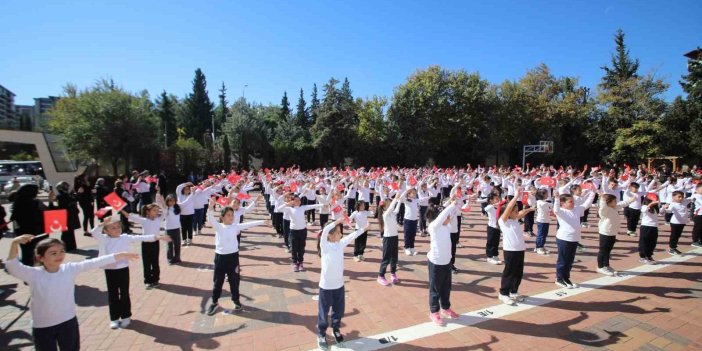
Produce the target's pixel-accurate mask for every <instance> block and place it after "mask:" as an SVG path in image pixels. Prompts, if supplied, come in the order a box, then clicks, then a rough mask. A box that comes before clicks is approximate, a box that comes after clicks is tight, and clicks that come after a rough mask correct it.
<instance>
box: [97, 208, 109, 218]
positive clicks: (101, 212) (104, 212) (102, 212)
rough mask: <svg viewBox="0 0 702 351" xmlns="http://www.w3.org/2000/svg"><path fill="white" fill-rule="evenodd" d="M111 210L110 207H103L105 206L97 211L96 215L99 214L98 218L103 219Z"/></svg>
mask: <svg viewBox="0 0 702 351" xmlns="http://www.w3.org/2000/svg"><path fill="white" fill-rule="evenodd" d="M109 210H110V209H109V208H107V207H103V208H101V209H99V210H97V211H95V215H96V216H97V218H100V219H102V217H105V215H106V214H107V211H109Z"/></svg>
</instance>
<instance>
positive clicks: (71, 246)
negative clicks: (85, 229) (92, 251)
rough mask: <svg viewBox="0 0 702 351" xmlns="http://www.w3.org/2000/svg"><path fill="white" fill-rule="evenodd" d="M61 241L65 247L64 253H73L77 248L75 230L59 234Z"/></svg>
mask: <svg viewBox="0 0 702 351" xmlns="http://www.w3.org/2000/svg"><path fill="white" fill-rule="evenodd" d="M61 240H62V241H63V243H64V245H66V252H71V251H75V249H77V248H78V246H77V245H76V230H75V229H69V230H67V231H65V232H61Z"/></svg>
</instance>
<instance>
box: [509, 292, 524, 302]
mask: <svg viewBox="0 0 702 351" xmlns="http://www.w3.org/2000/svg"><path fill="white" fill-rule="evenodd" d="M509 298H510V299H512V301H514V302H524V300H526V296H524V295H519V294H509Z"/></svg>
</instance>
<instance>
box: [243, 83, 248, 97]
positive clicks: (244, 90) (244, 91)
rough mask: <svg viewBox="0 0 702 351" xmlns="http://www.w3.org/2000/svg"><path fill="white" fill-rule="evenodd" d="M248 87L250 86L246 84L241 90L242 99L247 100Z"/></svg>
mask: <svg viewBox="0 0 702 351" xmlns="http://www.w3.org/2000/svg"><path fill="white" fill-rule="evenodd" d="M248 86H249V85H248V84H244V87H243V88H242V89H241V98H242V99H244V98H246V95H245V93H246V87H248Z"/></svg>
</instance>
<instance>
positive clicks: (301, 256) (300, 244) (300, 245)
mask: <svg viewBox="0 0 702 351" xmlns="http://www.w3.org/2000/svg"><path fill="white" fill-rule="evenodd" d="M306 243H307V228H305V229H299V230H297V229H290V246H291V247H290V253H292V261H293V263H303V262H304V261H305V244H306Z"/></svg>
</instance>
